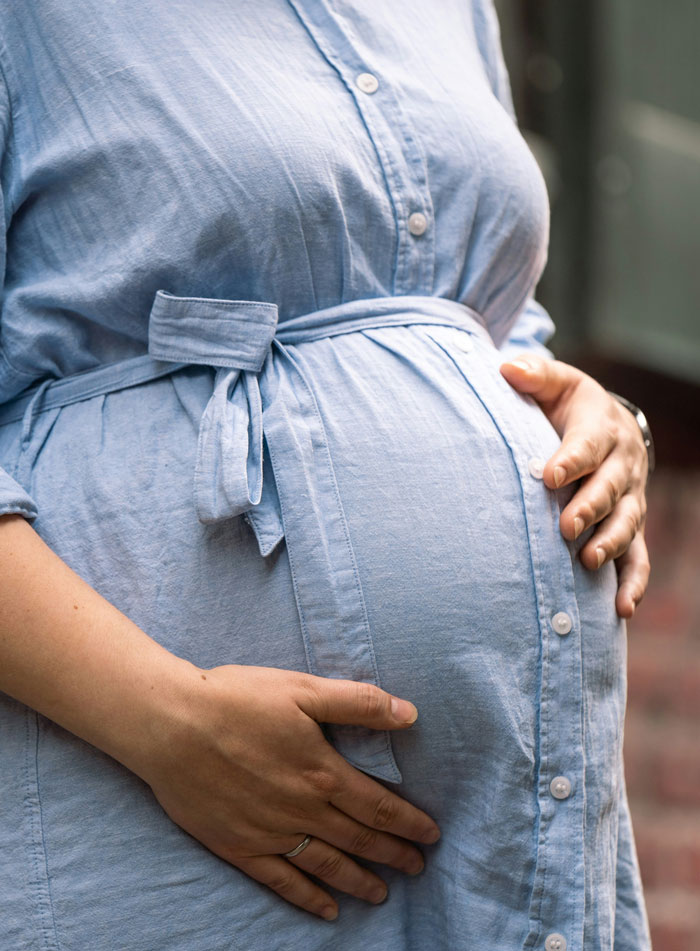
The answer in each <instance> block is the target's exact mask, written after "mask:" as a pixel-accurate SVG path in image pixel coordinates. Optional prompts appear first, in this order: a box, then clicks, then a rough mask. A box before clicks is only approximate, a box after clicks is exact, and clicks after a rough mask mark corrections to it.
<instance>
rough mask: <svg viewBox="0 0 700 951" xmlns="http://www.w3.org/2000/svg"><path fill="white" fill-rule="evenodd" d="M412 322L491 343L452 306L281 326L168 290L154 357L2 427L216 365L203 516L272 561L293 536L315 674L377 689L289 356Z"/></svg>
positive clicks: (349, 561) (444, 303)
mask: <svg viewBox="0 0 700 951" xmlns="http://www.w3.org/2000/svg"><path fill="white" fill-rule="evenodd" d="M410 324H434V325H442V326H451V327H457V328H459V329H461V330H465V331H468V332H470V333H472V334H479V335H483V336H485V337H486V338H487V339H490V338H489V337H488V334H487V332H486V330H485V329H484V327H483V322H482V321H481V318H480V317H479V316H478V315H477V314H476V313H475V312H474V311H472V310H470V309H469V308H467V307H465V306H463V305H462V304H458V303H457V302H455V301H450V300H447V299H445V298H438V297H417V296H416V297H413V296H406V297H387V298H376V299H371V300H355V301H350V302H348V303H345V304H340V305H338V306H336V307H330V308H327V309H325V310H319V311H316V312H314V313H310V314H306V315H303V316H300V317H294V318H292V319H290V320H286V321H284V322H283V323H282V324H281V325H278V312H277V305H276V304H272V303H259V302H251V301H229V300H214V299H208V298H193V297H187V298H185V297H176V296H174V295H172V294H169V293H167V292H166V291H158V293H157V294H156V297H155V301H154V304H153V308H152V310H151V314H150V319H149V341H148V353H149V356H144V357H136V358H134V359H132V360H127V361H123V362H122V363H121V364H113V365H111V366H109V367H102V368H99V369H98V370H95V371H89V372H87V373H83V374H79V375H76V376H75V377H71V378H66V379H65V380H59V381H56V382H55V383H50V384H48V386H44V387H39V388H38V389H37V390H35V391H33V394H29V395H28V396H27V397H24V398H22V399H21V400H17V401H15V402H16V403H17V404H21V405H20V406H11V405H10V406H8V407H7V409H6V408H5V407H2V408H0V422H2V421H3V417H4V421H8V419H9V418H17V416H16V414H17V412H18V411H20V410H22V411H23V412H24V428H25V429H26V428H27V427H28V426H29V427H31V422H32V418H33V416H34V414H35V413H41V412H43V411H44V410H46V409H48V408H49V407H51V406H62V405H68V404H69V403H71V402H76V401H78V400H81V399H89V398H91V397H92V396H94V395H97V394H98V393H106V392H110V391H114V390H118V389H122V388H124V387H127V386H133V385H136V384H138V383H143V382H146V381H147V380H152V379H156V378H158V377H161V376H164V375H166V374H168V373H172V372H175V370H177V369H178V368H182V367H184V366H187V365H202V366H209V367H212V368H214V369H215V370H216V376H215V379H214V388H213V392H212V395H211V398H210V399H209V402H208V403H207V405H206V408H205V410H204V413H203V415H202V419H201V423H200V428H199V438H198V445H197V461H196V467H195V474H194V491H195V505H196V509H197V515H198V518H199V519H200V521H201V522H204V523H213V522H219V521H222V520H224V519H229V518H233V517H234V516H237V515H243V516H244V517H245V518H246V519H247V521H248V522H249V524H250V525H251V527H252V529H253V531H254V532H255V535H256V538H257V541H258V546H259V549H260V552H261V554H262V555H263V556H267V555H269V554H270V553H271V552H272V551H273V550H274V548H275V547H276V546H277V544H278V543H279V542H280V541H281V539H282V538H284V539H285V540H286V546H287V555H288V559H289V564H290V569H291V574H292V580H293V585H294V593H295V598H296V603H297V609H298V612H299V619H300V623H301V629H302V635H303V638H304V646H305V650H306V655H307V662H308V668H309V671H310V672H311V673H313V674H317V675H319V676H322V677H336V678H343V679H348V680H358V681H364V682H369V683H374V684H379V676H378V673H377V664H376V660H375V655H374V649H373V646H372V635H371V631H370V626H369V622H368V618H367V611H366V607H365V601H364V596H363V592H362V587H361V584H360V579H359V573H358V569H357V564H356V560H355V555H354V552H353V549H352V545H351V541H350V535H349V531H348V526H347V521H346V518H345V513H344V510H343V505H342V501H341V498H340V493H339V491H338V486H337V483H336V478H335V473H334V469H333V461H332V459H331V453H330V450H329V446H328V439H327V437H326V432H325V429H324V425H323V420H322V417H321V413H320V412H319V408H318V405H317V402H316V398H315V395H314V390H313V387H312V385H311V383H310V381H309V380H308V379H307V376H306V374H305V372H304V370H303V368H302V366H301V364H300V363H299V361H298V360H297V359H296V358H295V356H294V354H293V353H292V352H291V350H290V349H288V347H290V346H292V345H295V344H302V343H306V342H308V341H313V340H319V339H322V338H325V337H332V336H337V335H340V334H345V333H351V332H356V331H360V330H368V329H375V328H383V327H392V326H408V325H410ZM25 401H26V405H25ZM13 413H14V414H15V415H14V416H13V415H12V414H13ZM19 418H22V417H21V412H20V416H19ZM264 443H265V444H266V445H267V449H268V452H267V453H266V454H264V453H263V445H264ZM328 732H329V734H330V739H331V740H332V742H333V743H334V745H335V746H336V748H337V749H338V751H339V752H340V753H341V754H342V755H343V756H344V757H345V758H346V759H347V760H348V761H349V762H351V763H352V764H353V765H355V766H357V767H358V768H359V769H361V770H363V771H365V772H366V773H369V774H371V775H373V776H376V777H378V778H380V779H384V780H387V781H389V782H395V783H397V782H400V781H401V774H400V772H399V770H398V767H397V765H396V761H395V759H394V755H393V752H392V748H391V738H390V734H389V732H387V731H375V730H368V729H365V728H362V727H356V726H331V727H329V731H328Z"/></svg>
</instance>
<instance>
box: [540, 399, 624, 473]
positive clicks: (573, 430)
mask: <svg viewBox="0 0 700 951" xmlns="http://www.w3.org/2000/svg"><path fill="white" fill-rule="evenodd" d="M615 445H616V437H615V434H614V433H613V431H612V430H611V429H609V428H607V427H604V426H600V424H599V423H598V421H597V420H596V418H595V417H594V416H593V415H592V416H591V418H590V419H588V420H586V421H585V422H584V423H579V424H578V425H572V426H570V427H569V428H568V429H567V430H566V432H565V433H564V437H563V439H562V442H561V446H560V447H559V448H558V449H557V451H556V452H555V453H554V455H553V456H552V457H551V458H550V459H548V460H547V464H546V465H545V467H544V472H543V474H542V477H543V479H544V483H545V485H546V486H548V487H549V488H550V489H560V488H561V487H562V486H564V485H569V484H570V483H571V482H576V480H577V479H582V478H583V477H584V476H586V475H589V474H590V473H591V472H595V470H596V469H598V468H599V467H600V466H601V465H602V463H603V461H604V460H605V459H607V457H608V456H609V455H610V453H611V452H612V450H613V449H614V448H615Z"/></svg>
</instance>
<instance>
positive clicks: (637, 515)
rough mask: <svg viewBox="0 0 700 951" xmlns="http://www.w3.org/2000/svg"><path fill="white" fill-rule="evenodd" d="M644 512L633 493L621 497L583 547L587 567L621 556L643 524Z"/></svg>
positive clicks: (593, 567) (583, 557)
mask: <svg viewBox="0 0 700 951" xmlns="http://www.w3.org/2000/svg"><path fill="white" fill-rule="evenodd" d="M642 521H643V518H642V512H641V509H640V507H639V502H638V500H637V499H636V498H635V497H634V496H632V495H625V496H624V497H623V498H621V499H620V501H619V502H618V504H617V506H616V507H615V511H614V512H613V513H612V514H611V515H609V516H608V517H607V518H606V519H605V520H604V521H603V522H601V523H600V526H599V528H598V529H597V530H596V531H595V532H594V533H593V535H592V536H591V537H590V539H589V540H588V541H587V542H586V544H585V545H584V547H583V548H582V549H581V553H580V556H579V557H580V558H581V561H582V562H583V564H584V565H585V567H586V568H590V569H591V570H595V569H596V568H600V567H601V566H602V565H604V564H605V563H606V561H611V560H612V559H613V558H619V557H620V555H622V554H623V553H624V552H626V551H627V549H628V548H629V547H630V545H631V544H632V541H633V539H634V538H635V536H636V534H637V532H638V531H639V529H640V528H641V526H642Z"/></svg>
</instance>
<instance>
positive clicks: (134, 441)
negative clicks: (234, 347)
mask: <svg viewBox="0 0 700 951" xmlns="http://www.w3.org/2000/svg"><path fill="white" fill-rule="evenodd" d="M465 337H466V335H465V334H464V333H463V332H460V331H456V330H453V329H450V328H442V327H432V328H426V327H417V326H416V327H398V328H389V329H384V330H372V331H365V332H358V333H353V334H347V335H344V336H339V337H337V338H329V339H324V340H320V341H315V342H313V343H306V344H302V345H299V346H297V347H293V348H290V349H291V351H292V352H293V356H294V359H296V360H297V361H298V363H299V365H300V366H301V367H303V370H304V373H305V376H306V378H307V379H308V380H309V381H310V383H311V385H312V387H313V390H314V393H315V397H316V401H317V404H318V409H319V412H320V416H321V419H322V422H323V428H324V431H325V435H326V438H327V444H328V448H329V450H330V459H331V461H332V462H331V464H332V469H333V473H334V477H335V482H336V485H337V495H338V503H339V505H340V508H341V509H342V513H343V518H344V522H345V525H346V527H347V538H346V544H347V546H348V551H349V552H351V553H352V564H353V572H352V577H351V579H350V580H351V582H352V585H354V586H355V588H356V592H357V597H358V598H359V599H360V603H361V605H362V608H363V610H364V611H365V612H366V620H367V626H366V631H365V632H364V634H363V635H362V636H363V637H365V638H366V640H365V641H364V642H363V644H362V645H361V647H362V649H363V650H366V651H368V652H369V653H370V654H371V657H372V659H373V663H374V667H375V670H376V672H377V675H378V679H379V681H380V682H381V684H382V686H383V687H385V688H386V689H388V690H390V691H391V692H393V693H395V694H397V695H399V696H403V697H407V698H408V699H411V700H413V701H414V702H415V703H416V705H417V706H418V709H419V719H418V722H417V724H416V725H415V726H414V727H412V728H411V729H410V730H408V731H405V732H402V733H400V734H394V736H393V740H392V744H393V756H394V760H395V763H396V764H397V766H398V768H399V770H400V771H401V775H402V779H403V781H402V783H401V785H400V786H397V788H398V789H399V791H400V792H401V794H402V795H404V796H406V797H407V798H408V799H410V800H412V801H414V802H416V803H417V804H418V805H420V806H422V807H423V808H425V809H426V810H428V811H429V812H430V813H431V814H432V815H434V816H435V818H436V819H437V820H438V821H439V822H440V824H441V826H442V830H443V840H442V844H441V846H440V850H439V852H438V853H436V856H435V857H434V859H433V864H432V866H431V868H432V872H431V879H430V881H431V882H432V883H433V885H431V887H433V886H434V887H435V888H436V889H438V888H442V887H443V885H444V887H445V888H446V889H447V890H448V891H449V892H450V894H452V893H454V894H455V895H457V893H458V892H460V890H463V891H465V893H466V892H468V893H469V896H470V906H469V907H471V908H474V907H478V908H479V909H480V912H479V914H480V916H481V917H480V919H479V921H480V924H479V928H481V933H482V934H483V933H486V930H485V929H486V923H489V924H492V923H493V922H497V921H498V920H500V919H499V916H500V914H501V911H502V908H503V906H504V905H506V906H508V907H512V908H517V907H520V908H524V907H525V906H526V904H527V896H528V894H529V892H530V889H531V888H532V883H533V876H534V875H535V852H534V850H533V848H532V844H533V842H534V841H535V835H536V828H537V822H538V804H537V803H538V790H540V787H541V786H542V784H543V783H545V785H544V787H543V788H544V795H545V797H546V796H547V795H548V793H547V790H548V783H549V779H550V778H551V775H555V774H561V773H563V774H564V775H570V776H573V777H574V782H576V777H579V778H580V780H581V782H582V781H583V775H584V768H583V764H584V762H585V770H586V775H587V776H589V777H593V778H594V779H595V783H596V785H595V792H594V793H593V792H589V794H588V798H587V799H586V802H587V808H588V809H589V811H590V813H591V815H590V821H591V823H594V822H595V821H597V819H596V817H597V816H599V815H601V814H603V813H605V812H606V810H608V811H609V810H610V808H611V803H612V802H613V801H614V799H615V797H616V795H617V787H616V783H617V781H618V780H617V770H616V764H617V762H618V755H619V746H620V726H621V717H622V705H623V700H624V632H623V630H622V629H621V628H620V626H619V625H618V623H617V622H616V619H615V616H614V606H613V599H614V587H615V577H614V569H612V568H610V570H608V571H606V572H604V573H603V574H602V575H597V576H590V575H588V574H587V573H586V572H585V571H583V569H581V568H580V567H579V566H578V565H577V563H576V561H575V559H574V558H573V557H572V555H573V552H571V551H569V549H568V547H567V545H566V544H565V543H564V542H563V540H562V538H561V535H560V533H559V529H558V514H559V500H558V499H557V498H556V497H555V496H554V495H553V494H552V493H550V492H548V490H547V489H546V488H545V487H544V485H543V484H542V481H541V478H540V477H539V470H538V467H537V464H536V461H537V460H538V459H540V460H541V459H545V458H547V457H548V456H549V455H550V454H551V452H552V451H553V450H554V448H555V447H556V445H557V442H558V440H557V437H556V435H555V434H554V432H553V431H552V429H551V427H550V426H549V424H548V423H547V421H546V420H545V418H544V417H543V416H542V414H541V413H540V411H539V410H538V409H537V408H536V407H535V406H534V405H532V404H530V403H529V402H527V401H526V400H523V399H521V398H520V397H518V396H517V395H516V394H514V393H512V392H511V391H510V390H509V388H508V387H507V385H506V384H505V383H504V382H503V381H502V380H501V378H500V376H499V374H498V369H497V365H498V358H497V354H495V353H494V352H493V351H492V350H491V349H490V348H489V347H488V345H487V344H486V343H484V342H483V341H477V342H474V341H471V340H469V341H465ZM470 344H473V346H470ZM211 383H212V376H211V373H210V372H209V371H204V370H188V371H185V372H182V373H178V374H175V375H173V376H172V377H166V378H164V379H161V380H158V381H155V382H153V383H151V384H148V385H147V386H142V387H133V388H131V389H127V390H124V391H121V392H118V393H112V394H109V395H107V396H102V397H97V398H95V399H92V400H87V401H85V402H82V403H78V404H75V405H72V406H68V407H65V408H63V409H61V410H59V411H55V412H51V413H49V414H45V415H44V416H43V417H42V420H41V421H40V424H38V425H37V426H36V427H35V431H34V434H33V438H32V442H31V445H30V446H28V447H27V448H25V450H24V451H25V453H29V454H30V455H31V456H32V461H33V465H32V484H31V491H32V492H33V494H34V497H35V499H36V501H37V504H38V506H39V510H40V513H41V514H40V517H39V519H38V522H37V528H38V530H39V531H40V532H41V533H42V535H43V536H44V537H45V539H46V540H47V541H48V543H49V544H50V545H51V546H52V547H53V548H54V549H55V550H56V551H57V552H58V554H59V555H61V556H62V557H63V558H65V560H66V561H68V563H69V564H70V565H71V566H72V567H74V568H75V569H76V570H77V571H78V572H79V573H80V574H81V575H82V576H83V577H84V578H86V580H87V581H89V582H90V583H91V584H93V585H94V586H95V587H96V588H97V590H99V591H100V592H101V593H102V594H103V595H105V596H106V597H107V598H109V599H110V600H111V601H112V602H113V603H115V604H116V605H117V606H118V607H119V608H120V609H121V610H123V611H124V612H125V613H126V614H127V615H129V616H130V617H131V618H132V619H133V620H134V621H136V623H138V624H139V625H141V626H142V627H143V628H144V629H145V630H146V631H147V632H148V633H149V634H150V635H151V636H153V637H155V638H156V639H157V640H159V641H161V642H162V643H163V644H165V646H166V647H168V648H169V649H170V650H172V651H174V652H175V653H177V654H179V655H181V656H184V657H187V658H189V659H191V660H192V661H194V662H195V663H197V664H200V665H202V666H214V665H217V664H222V663H240V664H260V665H269V666H277V667H283V668H290V669H298V670H305V669H308V665H309V657H308V651H307V643H306V637H307V634H308V632H307V631H305V630H304V629H303V627H302V624H301V623H300V615H299V611H298V609H297V595H298V593H299V591H298V587H299V585H298V580H299V579H298V578H295V577H294V575H293V572H292V570H290V552H289V549H288V547H287V545H285V544H284V543H283V544H281V545H279V546H278V547H277V548H276V549H275V550H274V552H273V553H272V554H270V555H269V556H268V557H265V558H263V557H261V555H260V553H259V549H258V543H257V540H256V538H255V536H254V534H253V532H252V531H251V529H250V527H249V526H248V525H247V524H246V522H245V521H244V520H243V519H241V518H235V519H231V520H228V521H224V522H221V523H219V524H216V525H203V524H202V523H200V522H199V521H198V519H197V517H196V513H195V508H194V504H193V491H192V475H193V471H194V466H195V456H196V445H197V427H198V423H199V419H200V416H201V413H202V410H203V408H204V405H205V404H206V401H207V399H208V397H209V395H210V393H211ZM18 439H19V427H4V428H3V429H2V430H0V450H2V451H3V457H4V458H5V459H6V460H8V459H9V460H10V461H11V460H12V456H13V454H16V452H17V447H18ZM280 466H281V467H282V468H280ZM283 466H284V459H282V460H280V459H277V460H276V461H275V472H276V474H277V475H278V476H281V477H283ZM267 477H268V478H270V472H269V471H268V473H267ZM283 514H284V513H283ZM307 580H308V579H307ZM295 582H296V583H295ZM555 614H563V615H565V616H566V617H567V618H568V619H569V620H570V622H571V629H570V631H569V632H568V633H567V634H566V635H564V636H561V635H560V634H558V633H556V631H555V629H554V628H553V627H552V625H551V619H552V617H553V616H554V615H555ZM341 627H342V623H341V621H338V623H337V624H336V627H335V629H334V619H333V617H332V614H331V616H330V617H329V619H328V624H327V625H326V627H325V632H326V633H325V636H326V637H327V638H328V640H329V645H330V646H329V650H332V649H336V651H337V652H338V653H339V656H340V661H339V663H340V665H341V666H340V667H339V668H338V674H337V675H339V676H342V675H343V671H342V662H343V651H344V650H345V647H344V646H343V645H344V644H345V643H346V642H345V641H344V640H343V635H344V633H346V632H343V631H342V630H341ZM336 631H337V638H336V637H335V636H334V635H335V632H336ZM584 634H585V639H584V636H583V635H584ZM347 669H348V671H349V672H350V673H351V672H352V670H353V658H352V657H351V656H348V658H347ZM0 707H1V705H0ZM1 715H3V713H2V709H0V716H1ZM9 715H10V714H8V716H9ZM12 716H14V713H13V714H12ZM591 725H592V728H590V727H591ZM39 743H40V756H39V758H38V759H37V764H38V765H37V769H38V771H39V774H40V777H39V778H40V780H41V784H42V789H43V790H44V793H43V795H44V797H45V801H46V802H47V803H48V804H49V805H48V806H47V816H48V818H47V820H46V827H45V836H46V841H47V848H48V849H49V851H50V852H51V854H52V855H55V856H57V857H58V856H61V855H64V854H68V852H69V843H67V842H66V841H64V840H65V837H66V834H67V833H65V832H64V831H63V830H65V829H70V828H71V822H70V821H69V820H67V819H66V817H65V815H64V812H65V811H66V810H67V809H69V808H71V809H72V808H75V810H79V809H80V808H82V799H81V796H82V793H80V792H79V791H76V792H75V794H74V795H73V796H72V798H67V797H66V792H65V788H66V782H65V778H66V776H67V775H69V774H70V773H71V771H76V770H81V771H83V772H84V773H85V774H87V775H90V776H93V777H94V782H93V785H92V787H91V790H90V796H91V797H92V801H94V802H95V803H100V804H101V805H100V809H97V808H96V812H95V814H96V815H101V814H104V815H108V814H109V810H110V808H112V806H111V804H112V803H114V802H115V801H118V802H119V803H121V804H123V809H122V811H123V816H122V819H123V821H124V822H131V823H132V825H133V824H134V820H132V819H131V818H130V816H131V814H132V812H133V813H134V815H136V814H137V812H138V809H142V810H151V805H150V804H149V803H150V800H149V801H148V802H147V801H146V800H145V799H144V797H143V793H142V790H141V788H140V786H139V784H138V782H137V781H135V780H133V777H129V776H127V775H125V774H124V772H123V771H121V769H120V767H118V766H116V764H111V763H108V762H107V761H106V760H105V758H102V757H98V760H99V764H100V765H96V761H95V759H94V758H95V756H97V754H95V752H94V751H91V750H89V749H88V748H86V747H85V746H84V744H81V743H80V742H79V741H75V740H73V739H72V738H70V737H68V736H67V735H66V734H64V733H63V732H62V731H61V730H59V729H58V728H55V727H53V726H52V725H51V724H46V723H44V724H43V725H42V726H41V736H40V741H39ZM88 761H89V764H88ZM550 774H551V775H550ZM541 776H543V777H544V778H541ZM117 788H118V789H119V796H118V797H117V799H115V790H116V789H117ZM541 792H542V790H540V793H541ZM544 801H545V805H546V806H547V807H548V803H549V800H548V799H547V798H545V800H544ZM121 808H122V806H121V805H120V809H121ZM153 808H155V807H153ZM100 810H102V811H100ZM606 814H607V813H606ZM157 816H158V814H157V811H156V812H154V813H153V815H151V811H149V817H150V818H149V819H148V823H149V824H148V826H147V827H148V829H151V828H152V829H153V830H155V831H154V833H153V834H154V835H155V832H156V831H157V832H158V835H171V836H172V835H175V833H174V832H172V830H170V827H169V826H168V825H167V824H166V825H163V824H162V822H161V820H160V819H158V818H157ZM144 827H145V825H142V826H140V827H139V828H140V829H142V828H144ZM140 834H141V833H140ZM149 834H150V833H149ZM100 836H101V832H100V829H99V828H96V829H95V830H94V841H95V842H97V841H101V839H100ZM176 848H177V849H183V850H185V851H187V861H188V862H190V861H191V862H193V863H194V862H195V861H196V862H199V863H201V864H202V868H203V872H202V880H203V881H210V880H211V876H215V875H218V874H219V872H218V871H217V870H216V868H215V867H214V866H213V865H211V863H212V862H214V861H215V860H212V859H211V858H210V857H209V856H208V855H204V854H201V852H200V851H196V855H195V852H190V851H189V850H190V845H189V844H188V843H187V842H185V841H184V840H183V841H181V840H180V839H179V838H178V839H177V843H176V845H175V844H174V845H173V849H174V850H176ZM95 854H96V855H97V854H98V850H96V851H95ZM56 861H58V858H56ZM221 876H222V878H221V881H222V883H225V884H226V887H227V888H228V879H225V876H224V872H221ZM222 887H223V884H222ZM241 887H243V886H242V885H241ZM246 887H247V886H246ZM495 897H497V901H494V898H495ZM473 903H475V904H473Z"/></svg>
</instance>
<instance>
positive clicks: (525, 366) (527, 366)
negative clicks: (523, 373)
mask: <svg viewBox="0 0 700 951" xmlns="http://www.w3.org/2000/svg"><path fill="white" fill-rule="evenodd" d="M508 363H509V364H510V365H511V366H512V367H520V369H521V370H532V364H531V363H528V362H527V360H509V361H508Z"/></svg>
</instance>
